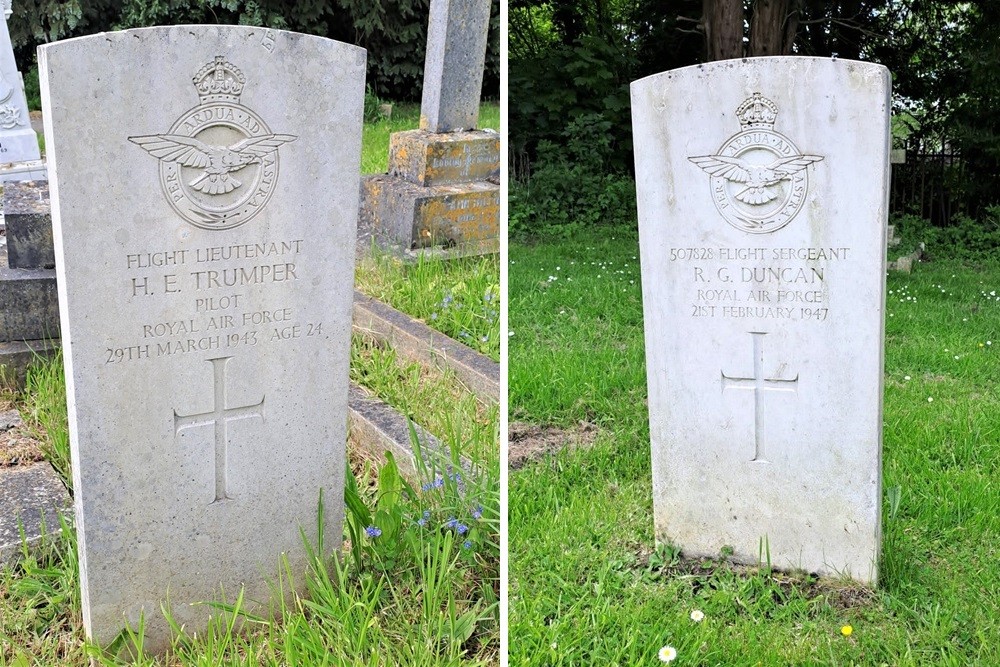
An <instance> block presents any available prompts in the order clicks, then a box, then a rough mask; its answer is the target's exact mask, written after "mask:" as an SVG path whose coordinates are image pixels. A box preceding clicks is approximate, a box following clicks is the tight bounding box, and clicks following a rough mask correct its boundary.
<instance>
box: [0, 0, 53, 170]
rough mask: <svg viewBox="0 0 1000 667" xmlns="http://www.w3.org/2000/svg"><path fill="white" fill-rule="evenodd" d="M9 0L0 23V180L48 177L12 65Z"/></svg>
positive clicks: (22, 87) (25, 102)
mask: <svg viewBox="0 0 1000 667" xmlns="http://www.w3.org/2000/svg"><path fill="white" fill-rule="evenodd" d="M11 2H12V0H3V1H2V2H0V7H2V8H3V12H4V15H3V21H0V181H28V180H34V179H44V178H47V175H46V171H45V164H44V163H43V162H42V161H41V153H40V152H39V150H38V135H36V134H35V131H34V130H33V129H31V120H30V119H29V118H28V103H27V101H26V100H25V97H24V84H23V83H21V73H20V72H18V71H17V63H16V62H14V48H13V47H12V46H11V43H10V33H9V32H8V31H7V19H8V18H9V17H10V15H11V13H12V9H11Z"/></svg>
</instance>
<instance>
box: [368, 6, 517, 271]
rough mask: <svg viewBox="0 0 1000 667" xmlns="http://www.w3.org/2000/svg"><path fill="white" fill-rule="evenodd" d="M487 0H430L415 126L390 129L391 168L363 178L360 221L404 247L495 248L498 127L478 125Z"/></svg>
mask: <svg viewBox="0 0 1000 667" xmlns="http://www.w3.org/2000/svg"><path fill="white" fill-rule="evenodd" d="M489 22H490V1H489V0H432V2H431V8H430V24H429V26H428V29H427V57H426V60H425V62H424V88H423V97H422V102H421V106H420V129H419V130H410V131H406V132H395V133H393V134H392V135H391V136H390V137H389V173H388V174H380V175H377V176H369V177H366V178H364V179H362V182H361V198H362V203H361V224H362V226H363V227H364V228H366V229H368V230H370V231H371V232H372V233H373V234H374V236H375V238H376V239H378V240H380V241H381V242H382V243H387V244H395V245H401V246H402V247H403V249H404V250H416V249H422V248H432V247H435V246H441V247H444V248H458V249H459V251H461V252H463V253H474V252H496V251H498V250H499V233H500V220H499V217H500V186H499V174H500V135H498V134H497V133H496V132H490V131H472V130H475V127H476V124H477V122H478V120H479V103H480V97H481V94H482V85H483V67H484V63H485V60H486V37H487V33H488V30H489Z"/></svg>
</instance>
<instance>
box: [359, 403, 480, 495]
mask: <svg viewBox="0 0 1000 667" xmlns="http://www.w3.org/2000/svg"><path fill="white" fill-rule="evenodd" d="M348 402H349V406H350V427H349V434H350V435H349V442H350V443H351V445H353V448H354V449H356V450H357V451H361V452H364V453H365V454H366V455H367V456H370V457H372V458H374V459H377V460H379V461H384V460H385V452H391V453H392V456H393V459H395V461H396V465H397V466H399V472H400V473H401V474H402V475H403V476H404V477H406V478H407V479H408V480H410V481H411V482H415V483H417V484H419V483H421V482H423V481H427V480H424V479H422V475H421V472H422V471H421V470H420V466H419V464H418V463H417V452H416V449H415V447H414V444H413V439H412V437H411V435H410V422H409V420H408V419H407V418H406V417H405V416H404V415H403V414H401V413H400V412H399V411H398V410H396V408H394V407H392V406H391V405H388V404H387V403H383V402H382V401H381V400H379V399H378V398H375V397H374V396H372V395H370V394H369V393H368V392H367V391H365V390H364V389H362V388H361V387H359V386H358V385H356V384H351V390H350V394H349V396H348ZM413 431H414V433H415V434H416V436H417V441H418V442H419V447H420V458H421V460H422V461H423V464H424V470H425V471H426V472H441V471H442V470H444V469H445V468H447V467H448V466H450V465H451V461H452V457H451V452H450V451H449V449H448V447H447V446H446V445H444V444H443V443H442V442H441V441H440V440H438V439H437V438H436V437H434V436H433V435H431V434H430V433H429V432H428V431H426V430H424V429H423V428H421V427H420V426H418V425H416V424H414V425H413ZM461 465H462V467H463V468H464V469H466V470H469V469H471V467H472V464H471V463H470V462H469V461H468V460H466V459H464V458H463V459H461Z"/></svg>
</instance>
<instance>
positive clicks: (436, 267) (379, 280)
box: [355, 248, 500, 361]
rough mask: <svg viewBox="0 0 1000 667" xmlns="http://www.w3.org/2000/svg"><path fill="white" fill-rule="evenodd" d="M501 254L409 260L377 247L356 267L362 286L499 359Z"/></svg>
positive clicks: (466, 343)
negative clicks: (445, 259)
mask: <svg viewBox="0 0 1000 667" xmlns="http://www.w3.org/2000/svg"><path fill="white" fill-rule="evenodd" d="M498 260H499V258H498V257H497V255H484V256H478V257H463V258H457V259H452V260H447V261H444V260H439V259H428V258H426V257H420V258H419V259H418V260H417V261H416V262H413V263H406V262H403V261H401V260H399V259H398V258H397V257H394V256H393V255H391V254H388V253H385V252H381V251H379V250H378V249H377V248H373V249H372V253H371V254H370V255H369V256H368V257H366V258H365V259H364V260H363V261H362V262H360V263H359V265H358V267H357V274H356V277H355V281H356V283H357V285H358V289H360V290H361V291H363V292H364V293H365V294H368V295H369V296H372V297H375V298H376V299H380V300H382V301H384V302H386V303H388V304H389V305H391V306H393V307H394V308H396V309H398V310H402V311H403V312H406V313H409V314H410V315H412V316H413V317H416V318H417V319H420V320H422V321H423V322H424V323H425V324H427V325H428V326H430V327H432V328H434V329H437V330H438V331H440V332H441V333H443V334H445V335H447V336H451V337H452V338H454V339H455V340H457V341H459V342H461V343H464V344H465V345H467V346H469V347H471V348H472V349H474V350H476V351H477V352H480V353H482V354H485V355H488V356H489V357H491V358H492V359H493V360H494V361H499V359H500V283H499V274H500V268H499V265H498Z"/></svg>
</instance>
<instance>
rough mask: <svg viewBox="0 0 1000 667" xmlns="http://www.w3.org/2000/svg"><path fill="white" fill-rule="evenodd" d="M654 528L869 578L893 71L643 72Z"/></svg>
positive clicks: (692, 547) (750, 556)
mask: <svg viewBox="0 0 1000 667" xmlns="http://www.w3.org/2000/svg"><path fill="white" fill-rule="evenodd" d="M632 114H633V116H632V118H633V131H634V143H635V160H636V174H637V191H638V207H639V232H640V236H639V240H640V247H641V253H642V285H643V305H644V324H645V331H646V360H647V363H646V367H647V376H648V383H649V411H650V436H651V439H652V452H653V458H652V462H653V499H654V508H655V516H656V520H655V528H656V531H655V532H656V537H657V539H658V540H660V541H664V542H670V543H673V544H675V545H677V546H679V547H681V549H682V550H683V551H684V552H685V553H688V554H691V555H707V556H718V555H719V554H720V552H723V551H725V552H729V551H730V550H731V551H732V553H733V554H734V557H735V558H737V559H739V560H742V561H749V562H757V561H758V559H759V558H762V557H765V555H768V554H769V560H770V563H772V564H773V565H774V566H776V567H781V568H804V569H806V570H809V571H815V572H820V573H824V574H845V575H848V576H851V577H853V578H855V579H858V580H860V581H862V582H874V581H875V579H876V563H877V558H878V554H879V540H880V536H879V530H880V517H881V488H880V485H881V433H882V431H881V427H882V349H883V322H884V318H883V314H884V281H885V243H886V214H887V185H888V174H889V160H888V147H889V72H888V71H887V70H886V69H885V68H884V67H881V66H878V65H872V64H869V63H860V62H851V61H843V60H836V61H835V60H828V59H820V58H795V57H790V58H755V59H748V60H741V61H735V60H734V61H724V62H713V63H710V64H706V65H701V66H696V67H688V68H684V69H679V70H673V71H670V72H664V73H662V74H657V75H654V76H651V77H648V78H646V79H643V80H641V81H637V82H635V83H633V84H632Z"/></svg>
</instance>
